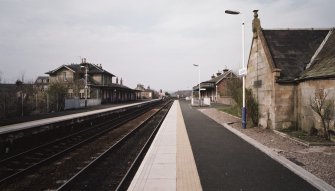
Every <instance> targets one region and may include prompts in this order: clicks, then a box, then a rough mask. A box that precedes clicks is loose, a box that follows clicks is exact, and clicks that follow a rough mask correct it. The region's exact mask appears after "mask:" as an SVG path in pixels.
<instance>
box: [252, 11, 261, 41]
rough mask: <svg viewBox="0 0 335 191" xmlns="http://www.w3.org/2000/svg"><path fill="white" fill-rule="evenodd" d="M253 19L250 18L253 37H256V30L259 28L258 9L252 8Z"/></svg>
mask: <svg viewBox="0 0 335 191" xmlns="http://www.w3.org/2000/svg"><path fill="white" fill-rule="evenodd" d="M253 12H254V19H253V20H252V32H253V38H258V31H259V30H260V29H261V21H260V20H259V18H258V10H253Z"/></svg>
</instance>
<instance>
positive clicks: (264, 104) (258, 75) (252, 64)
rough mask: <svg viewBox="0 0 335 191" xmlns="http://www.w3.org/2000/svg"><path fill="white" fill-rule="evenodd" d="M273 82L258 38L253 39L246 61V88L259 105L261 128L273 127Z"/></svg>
mask: <svg viewBox="0 0 335 191" xmlns="http://www.w3.org/2000/svg"><path fill="white" fill-rule="evenodd" d="M273 81H274V77H273V75H272V71H271V68H270V64H269V63H268V60H267V58H266V55H265V52H264V48H263V45H262V43H261V42H260V38H257V39H254V42H253V44H252V48H251V52H250V57H249V61H248V74H247V76H246V88H249V89H252V92H253V95H254V97H255V98H256V100H257V102H258V104H259V125H260V126H261V127H263V128H272V127H274V117H275V115H274V109H273V108H274V104H275V103H274V100H273V86H274V85H273Z"/></svg>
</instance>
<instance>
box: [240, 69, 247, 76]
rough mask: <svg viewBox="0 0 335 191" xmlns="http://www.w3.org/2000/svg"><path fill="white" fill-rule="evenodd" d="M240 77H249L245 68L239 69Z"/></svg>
mask: <svg viewBox="0 0 335 191" xmlns="http://www.w3.org/2000/svg"><path fill="white" fill-rule="evenodd" d="M238 75H239V76H245V75H247V68H245V67H244V68H241V69H239V71H238Z"/></svg>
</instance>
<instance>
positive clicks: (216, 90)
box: [215, 85, 218, 103]
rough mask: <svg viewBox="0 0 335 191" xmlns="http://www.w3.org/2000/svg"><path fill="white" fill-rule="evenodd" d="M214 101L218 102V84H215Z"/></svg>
mask: <svg viewBox="0 0 335 191" xmlns="http://www.w3.org/2000/svg"><path fill="white" fill-rule="evenodd" d="M215 102H216V103H217V102H218V85H215Z"/></svg>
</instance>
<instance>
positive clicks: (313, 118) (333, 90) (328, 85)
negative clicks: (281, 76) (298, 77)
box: [297, 80, 335, 132]
mask: <svg viewBox="0 0 335 191" xmlns="http://www.w3.org/2000/svg"><path fill="white" fill-rule="evenodd" d="M320 89H323V90H324V92H325V93H326V92H327V93H328V96H327V99H329V100H333V101H334V100H335V80H310V81H305V82H301V83H299V87H298V90H297V97H298V99H297V100H298V103H297V118H298V126H299V127H300V128H301V129H302V130H304V131H307V132H308V131H309V130H310V129H311V128H312V127H315V128H317V129H322V124H321V119H320V117H318V115H317V114H316V113H315V112H314V111H313V110H312V109H311V107H310V103H311V99H313V98H314V95H315V92H316V91H318V90H320ZM332 129H334V127H332Z"/></svg>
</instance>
